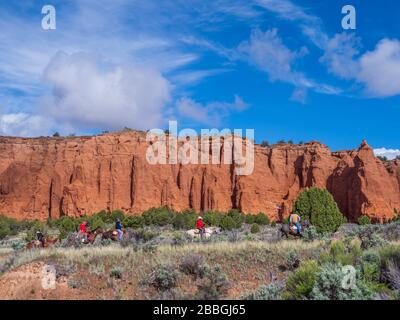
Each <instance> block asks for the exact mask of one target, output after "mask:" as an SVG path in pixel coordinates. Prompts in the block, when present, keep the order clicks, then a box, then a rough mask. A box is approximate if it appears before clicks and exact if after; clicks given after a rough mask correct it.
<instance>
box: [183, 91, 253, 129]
mask: <svg viewBox="0 0 400 320" xmlns="http://www.w3.org/2000/svg"><path fill="white" fill-rule="evenodd" d="M176 107H177V112H178V114H179V115H180V116H182V117H183V118H186V119H191V120H195V121H197V122H199V123H201V124H208V125H213V126H217V125H219V124H220V123H221V120H222V119H224V118H225V117H226V116H227V115H228V114H229V113H230V112H241V111H243V110H245V109H246V108H247V107H248V104H247V103H245V102H244V101H243V100H242V98H241V97H239V96H238V95H236V96H235V99H234V101H233V102H210V103H207V104H201V103H199V102H196V101H195V100H193V99H192V98H187V97H183V98H180V99H179V100H178V101H177V103H176Z"/></svg>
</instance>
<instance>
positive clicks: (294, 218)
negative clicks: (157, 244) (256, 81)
mask: <svg viewBox="0 0 400 320" xmlns="http://www.w3.org/2000/svg"><path fill="white" fill-rule="evenodd" d="M300 221H301V218H300V216H299V215H298V214H296V213H292V214H291V215H290V217H289V227H290V229H291V230H292V231H293V233H294V234H297V235H301V224H300ZM88 227H89V223H88V222H87V221H83V222H82V223H81V224H80V225H79V234H80V236H81V237H82V239H83V240H84V241H87V240H88ZM196 229H197V230H198V233H199V235H200V238H203V237H204V234H205V230H206V225H205V224H204V222H203V217H202V216H199V217H198V218H197V220H196ZM115 230H116V232H117V233H118V237H117V240H118V241H121V240H122V239H123V236H124V231H123V227H122V223H121V220H120V219H118V218H117V219H116V220H115ZM36 237H37V240H38V241H39V242H40V243H41V244H42V247H44V246H45V241H46V240H45V236H44V235H43V233H42V232H41V231H37V232H36Z"/></svg>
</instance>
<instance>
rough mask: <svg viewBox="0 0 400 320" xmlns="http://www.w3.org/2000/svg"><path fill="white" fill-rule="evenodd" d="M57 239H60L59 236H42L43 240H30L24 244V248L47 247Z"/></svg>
mask: <svg viewBox="0 0 400 320" xmlns="http://www.w3.org/2000/svg"><path fill="white" fill-rule="evenodd" d="M58 241H60V238H59V237H54V238H49V237H47V238H44V242H43V243H42V242H40V241H39V240H32V241H30V242H28V243H27V244H26V249H28V250H30V249H34V248H48V247H51V246H52V245H54V244H56V243H57V242H58Z"/></svg>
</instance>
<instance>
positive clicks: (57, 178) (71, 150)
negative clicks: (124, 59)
mask: <svg viewBox="0 0 400 320" xmlns="http://www.w3.org/2000/svg"><path fill="white" fill-rule="evenodd" d="M148 145H149V143H148V142H146V139H145V134H144V133H142V132H124V133H115V134H106V135H100V136H94V137H70V138H35V139H25V138H10V137H0V152H1V158H0V213H1V214H5V215H7V216H11V217H16V218H18V219H24V218H25V219H34V218H39V219H43V220H44V219H47V218H49V217H51V218H58V217H60V216H62V215H69V216H79V215H83V214H92V213H94V212H97V211H100V210H103V209H108V210H115V209H122V210H124V211H126V212H128V213H132V214H133V213H140V212H142V211H144V210H146V209H148V208H151V207H159V206H162V205H168V206H170V207H171V208H173V209H176V210H183V209H187V208H195V209H196V210H221V211H226V210H228V209H230V208H238V209H240V210H242V211H243V212H245V213H257V212H260V211H263V212H266V213H267V214H268V215H269V216H270V217H271V218H272V219H275V220H277V219H280V218H282V217H284V216H287V215H288V213H289V211H290V209H291V206H292V204H293V200H294V199H295V198H296V196H297V195H298V193H299V192H300V190H301V189H303V188H306V187H312V186H317V187H321V188H327V189H328V190H329V191H330V192H331V193H332V194H333V196H334V198H335V199H336V201H337V202H338V204H339V207H340V209H341V211H342V212H343V213H344V214H346V216H348V217H349V218H350V220H354V219H356V218H357V217H358V216H360V215H361V214H367V215H368V216H370V217H372V218H373V219H376V220H380V221H383V220H386V219H391V218H392V217H393V216H394V211H395V210H400V188H399V185H400V169H399V168H400V166H399V165H398V164H397V163H396V162H393V163H391V164H390V165H387V167H385V165H384V164H383V163H382V162H381V161H380V160H378V159H377V158H375V157H374V154H373V151H372V149H371V148H370V147H369V146H368V145H367V144H366V143H365V142H363V144H362V145H361V146H360V148H359V149H358V150H354V151H343V152H334V153H331V151H330V150H329V149H328V148H327V147H326V146H324V145H322V144H320V143H317V142H312V143H308V144H305V145H302V146H296V145H277V146H274V147H272V148H263V147H260V146H256V147H255V166H254V172H253V174H252V175H249V176H235V174H234V170H233V168H232V165H224V164H220V165H179V164H178V165H150V164H149V163H148V162H147V160H146V157H145V154H146V150H147V147H148Z"/></svg>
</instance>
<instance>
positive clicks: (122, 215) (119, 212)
mask: <svg viewBox="0 0 400 320" xmlns="http://www.w3.org/2000/svg"><path fill="white" fill-rule="evenodd" d="M111 219H112V222H114V221H115V220H117V219H119V220H120V221H123V220H124V219H125V213H124V212H123V211H122V210H114V211H113V212H111Z"/></svg>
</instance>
